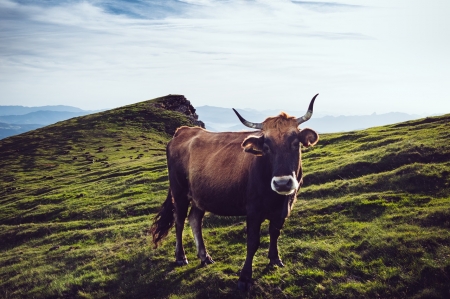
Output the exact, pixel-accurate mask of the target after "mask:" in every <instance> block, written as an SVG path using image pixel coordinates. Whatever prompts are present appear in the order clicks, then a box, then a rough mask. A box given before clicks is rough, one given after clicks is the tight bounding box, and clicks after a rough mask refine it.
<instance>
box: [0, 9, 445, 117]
mask: <svg viewBox="0 0 450 299" xmlns="http://www.w3.org/2000/svg"><path fill="white" fill-rule="evenodd" d="M375 3H377V2H376V1H368V4H367V6H359V5H358V4H353V3H352V2H351V0H349V1H347V2H340V1H339V2H312V1H303V2H302V1H288V0H280V1H273V0H270V1H269V0H253V1H244V0H230V1H219V0H204V1H202V0H198V1H194V0H193V1H176V0H165V1H163V0H161V1H159V0H150V1H143V0H135V1H119V0H110V1H106V0H96V1H94V0H92V1H38V2H36V1H15V2H14V1H9V0H0V29H1V30H0V90H1V91H0V98H1V99H2V103H0V104H8V103H16V104H23V105H38V104H42V105H44V104H71V105H74V106H80V107H81V108H86V109H99V108H104V107H114V106H119V105H124V104H128V103H130V102H132V101H134V102H136V101H140V100H144V99H148V98H152V97H157V96H161V95H164V94H168V93H181V94H185V95H186V96H187V97H188V98H189V99H191V100H192V101H193V102H194V104H196V105H202V104H209V105H216V106H226V107H229V106H236V107H255V106H257V107H260V108H261V109H273V108H275V107H280V109H286V107H290V106H292V105H296V103H297V101H298V99H300V98H305V99H306V100H309V99H310V97H311V96H312V95H314V94H315V93H317V92H320V93H321V96H322V95H325V96H322V98H323V100H322V101H323V102H322V103H324V107H326V108H327V109H328V110H330V111H331V112H335V113H341V114H348V113H349V112H348V111H350V110H353V111H357V110H358V109H370V110H369V111H368V112H367V113H372V112H373V111H377V112H379V113H381V112H384V111H380V110H377V109H379V108H378V107H379V106H380V105H379V103H380V100H379V99H383V98H384V97H386V96H387V95H388V96H389V97H390V96H399V95H400V94H407V95H408V96H411V99H412V98H414V97H416V96H414V94H416V93H418V94H420V93H421V91H420V92H418V91H417V89H416V90H415V92H414V93H413V92H410V91H409V90H408V86H409V85H411V84H413V85H415V86H418V84H417V82H422V84H424V83H425V82H426V83H427V84H429V85H430V86H433V88H435V90H438V91H439V93H440V92H442V91H441V90H442V88H440V87H439V84H441V83H440V82H443V80H445V79H446V78H448V74H446V73H442V72H443V71H442V70H441V69H442V68H443V67H445V65H446V63H445V62H444V63H442V62H439V64H438V62H437V60H434V59H435V58H434V56H435V57H436V59H438V58H441V59H440V60H442V58H443V57H445V55H444V54H440V53H434V54H435V55H434V56H433V57H432V58H429V60H428V61H422V60H423V58H420V59H417V58H416V56H417V52H416V49H417V48H418V47H417V46H416V45H415V44H414V43H415V42H414V35H412V37H411V38H409V37H408V39H406V36H405V35H404V36H400V37H401V38H403V39H404V40H407V41H408V42H411V43H412V45H415V46H414V47H409V48H408V51H406V52H405V47H404V46H403V42H404V41H403V40H402V39H401V38H400V39H399V38H398V36H397V35H392V33H395V34H396V31H395V30H396V29H398V27H397V26H398V25H397V24H398V22H399V18H400V17H401V14H400V15H399V13H398V11H396V10H392V9H385V8H383V9H380V8H377V9H374V8H373V6H374V4H375ZM384 4H385V3H384V2H383V5H384ZM405 11H407V10H405ZM402 12H403V11H402ZM380 20H382V22H381V21H380ZM402 20H404V19H402ZM419 20H420V19H419ZM402 32H403V31H402ZM410 33H411V32H410ZM399 34H400V32H399ZM436 38H440V39H441V40H444V41H445V40H446V39H445V38H444V39H443V38H442V36H441V35H438V36H437V37H436ZM392 40H395V41H396V42H395V43H393V42H392ZM435 41H436V40H432V41H431V42H429V43H428V45H436V44H433V42H435ZM388 42H390V43H388ZM421 47H425V46H421ZM433 48H434V49H439V51H442V53H444V52H445V49H448V46H445V45H444V46H440V47H435V46H434V47H433ZM424 51H428V49H425V48H424ZM421 57H422V56H421ZM411 59H415V63H414V64H412V65H411V66H413V67H414V70H413V71H411V70H409V71H407V67H406V66H405V65H406V62H407V61H409V60H411ZM447 64H448V63H447ZM411 66H410V67H411ZM431 66H433V67H434V70H435V71H436V74H438V73H439V74H440V77H438V80H434V81H433V80H431V79H427V78H425V79H424V78H423V77H424V74H425V73H426V72H427V70H426V69H425V68H430V67H431ZM435 77H437V75H436V76H432V77H430V78H433V79H435ZM420 80H421V81H420ZM412 82H415V83H412ZM327 94H328V97H327V96H326V95H327ZM367 94H370V96H367ZM293 95H295V96H293ZM361 98H364V99H367V101H368V103H361V102H360V101H358V100H359V99H361ZM273 99H276V101H273ZM38 101H40V102H38ZM377 101H378V102H377ZM339 102H340V103H339ZM325 103H326V104H325ZM341 103H346V104H344V105H343V104H341ZM320 105H321V103H320V101H318V109H319V108H320V107H319V106H320ZM344 106H347V107H350V108H345V107H344ZM398 106H399V107H400V108H401V107H402V105H400V104H399V105H398ZM403 106H404V105H403ZM410 106H411V107H412V106H413V105H410ZM324 107H322V109H323V108H324ZM295 110H298V109H295ZM406 112H408V111H406ZM409 112H411V113H417V111H409Z"/></svg>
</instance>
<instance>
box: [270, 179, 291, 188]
mask: <svg viewBox="0 0 450 299" xmlns="http://www.w3.org/2000/svg"><path fill="white" fill-rule="evenodd" d="M273 184H274V185H275V187H283V188H285V187H288V188H289V187H290V186H291V185H292V183H291V180H290V179H278V180H274V181H273Z"/></svg>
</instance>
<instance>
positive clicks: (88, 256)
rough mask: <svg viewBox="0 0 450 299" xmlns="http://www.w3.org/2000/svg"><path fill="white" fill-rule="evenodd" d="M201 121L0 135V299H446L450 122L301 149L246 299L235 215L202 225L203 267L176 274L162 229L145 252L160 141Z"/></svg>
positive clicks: (78, 123) (159, 176)
mask: <svg viewBox="0 0 450 299" xmlns="http://www.w3.org/2000/svg"><path fill="white" fill-rule="evenodd" d="M196 124H197V125H202V123H200V122H198V120H197V119H196V114H195V109H194V108H193V107H192V105H191V104H190V103H189V102H188V101H187V100H186V99H185V98H184V97H183V96H167V97H162V98H158V99H154V100H150V101H145V102H141V103H138V104H134V105H129V106H125V107H121V108H117V109H113V110H109V111H105V112H101V113H96V114H92V115H88V116H82V117H77V118H73V119H70V120H67V121H63V122H59V123H56V124H54V125H51V126H48V127H45V128H40V129H37V130H34V131H30V132H27V133H24V134H21V135H18V136H13V137H9V138H6V139H3V140H0V155H1V159H0V167H1V169H2V172H1V176H0V239H1V240H2V242H0V252H1V255H0V297H4V298H29V297H34V298H61V297H64V298H130V297H132V298H169V297H170V298H196V297H197V298H199V297H200V298H205V297H210V298H218V297H223V298H236V297H238V298H239V297H241V298H246V297H255V298H269V297H271V298H299V297H300V298H377V297H380V298H447V297H448V294H449V291H450V289H449V285H450V231H449V228H450V221H449V219H450V179H449V169H450V142H449V141H450V130H449V128H450V126H449V124H450V115H444V116H438V117H431V118H425V119H420V120H414V121H409V122H404V123H398V124H394V125H389V126H383V127H376V128H371V129H367V130H362V131H353V132H347V133H340V134H323V135H321V140H320V141H319V144H318V145H317V146H315V147H313V148H310V149H307V150H304V151H303V167H304V172H305V177H304V185H303V187H302V190H301V192H300V194H299V198H298V201H297V203H296V206H295V207H294V210H293V212H292V215H291V217H290V218H289V219H288V221H287V223H286V226H285V229H284V230H283V233H282V236H281V238H280V254H281V257H282V259H283V261H284V262H285V263H286V267H285V268H279V269H271V268H268V267H266V265H267V258H266V255H267V251H268V243H269V238H268V225H267V223H265V224H263V227H262V236H261V247H260V249H259V250H258V252H257V254H256V256H255V260H254V271H255V272H254V278H255V284H254V286H253V288H252V290H251V291H250V293H249V294H245V293H240V292H238V291H237V290H236V281H237V278H238V275H237V274H238V271H239V270H240V268H241V266H242V263H243V261H244V258H245V229H244V224H243V223H244V221H245V219H244V218H242V217H216V216H214V215H211V214H209V215H207V216H206V217H205V221H204V227H205V229H204V236H205V241H206V242H207V245H208V249H209V251H210V253H211V254H212V256H213V258H214V260H215V261H216V263H215V264H214V265H210V266H208V267H205V268H201V267H199V262H198V261H197V260H196V257H195V245H194V240H193V237H192V235H191V233H190V232H189V229H187V230H186V232H185V236H184V240H185V248H186V250H187V257H188V259H189V260H190V261H191V263H190V264H189V265H187V266H185V267H176V266H175V265H174V263H173V261H174V234H173V232H172V233H171V234H170V235H169V237H168V239H167V240H166V241H165V242H164V243H163V245H162V246H161V247H160V248H158V249H157V250H154V249H153V248H152V247H151V239H150V236H149V232H148V230H149V227H150V225H151V221H152V218H153V216H154V215H155V213H156V212H157V211H158V209H159V206H160V205H161V203H162V202H163V201H164V199H165V197H166V195H167V188H168V184H167V170H166V161H165V144H166V143H167V142H168V141H169V140H170V138H171V136H172V134H173V132H174V131H175V129H176V128H177V127H178V126H181V125H191V126H192V125H196Z"/></svg>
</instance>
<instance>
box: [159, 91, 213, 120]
mask: <svg viewBox="0 0 450 299" xmlns="http://www.w3.org/2000/svg"><path fill="white" fill-rule="evenodd" d="M153 105H154V106H155V107H158V108H162V109H166V110H171V111H177V112H180V113H183V114H184V115H186V116H187V117H189V119H191V121H192V123H193V124H194V125H196V126H199V127H202V128H205V123H204V122H202V121H200V120H198V115H197V113H195V108H194V106H192V104H191V102H190V101H188V100H187V99H186V98H185V97H184V96H183V95H172V94H169V95H168V96H165V97H164V98H163V99H161V101H159V102H157V103H154V104H153Z"/></svg>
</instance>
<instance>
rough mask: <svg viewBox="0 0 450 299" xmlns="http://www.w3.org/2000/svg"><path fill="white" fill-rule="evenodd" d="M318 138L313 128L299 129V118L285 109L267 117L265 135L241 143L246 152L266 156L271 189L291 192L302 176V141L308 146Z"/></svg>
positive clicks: (283, 193)
mask: <svg viewBox="0 0 450 299" xmlns="http://www.w3.org/2000/svg"><path fill="white" fill-rule="evenodd" d="M318 140H319V135H318V134H317V133H316V132H315V131H314V130H311V129H303V130H299V129H298V125H297V122H296V119H295V118H293V117H290V116H288V115H286V114H284V113H282V114H280V115H279V116H277V117H271V118H268V119H266V120H265V121H264V122H263V130H262V135H260V136H249V137H247V138H246V139H245V140H244V142H243V143H242V147H243V148H244V151H246V152H247V153H250V154H254V155H257V156H262V157H266V158H267V161H268V163H270V168H271V170H272V181H271V187H272V190H273V191H275V192H277V193H279V194H282V195H289V194H292V193H294V192H296V191H297V189H298V187H299V182H300V180H301V175H302V172H301V151H300V144H302V145H303V146H306V147H308V146H311V145H314V144H316V143H317V141H318ZM298 176H300V177H298Z"/></svg>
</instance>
